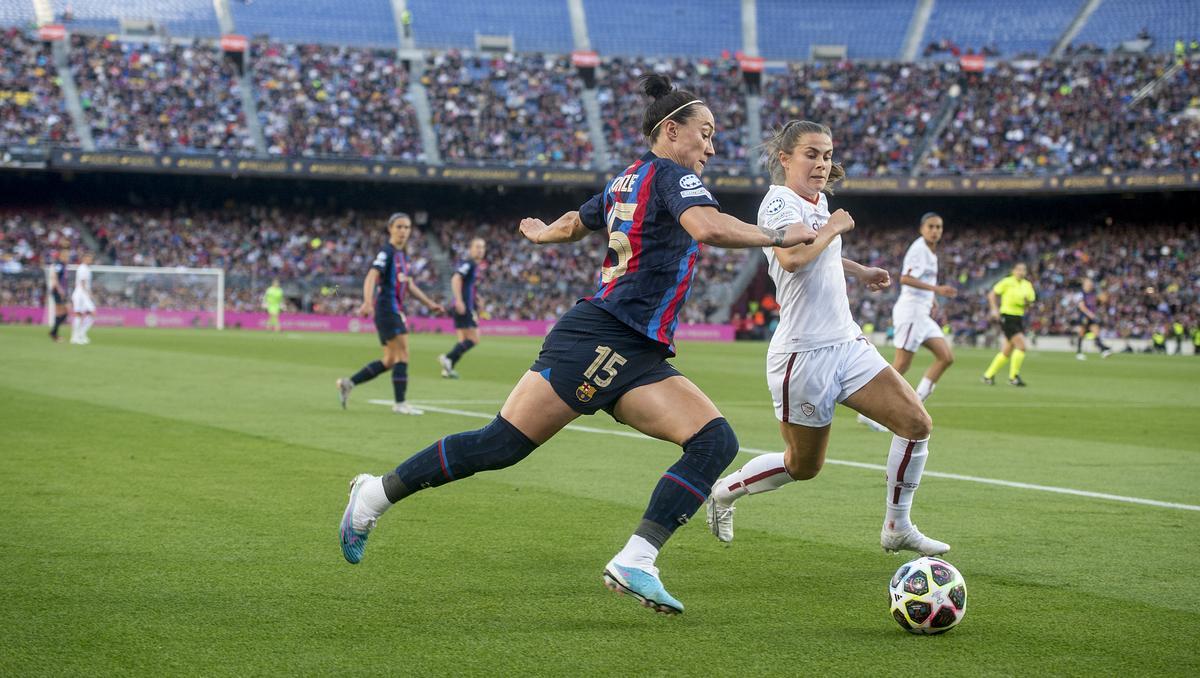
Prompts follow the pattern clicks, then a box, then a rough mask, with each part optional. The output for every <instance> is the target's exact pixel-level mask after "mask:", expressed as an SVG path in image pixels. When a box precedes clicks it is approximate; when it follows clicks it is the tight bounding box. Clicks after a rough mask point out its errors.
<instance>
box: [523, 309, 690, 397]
mask: <svg viewBox="0 0 1200 678" xmlns="http://www.w3.org/2000/svg"><path fill="white" fill-rule="evenodd" d="M667 355H668V348H667V346H666V345H665V344H660V343H658V342H657V341H652V340H651V339H648V338H647V337H645V336H644V335H642V334H639V333H637V332H635V331H634V330H633V328H631V327H629V326H628V325H626V324H625V323H623V322H621V321H620V320H617V319H616V318H614V317H613V316H612V315H610V314H609V313H608V312H607V311H603V310H601V309H599V308H596V307H595V306H593V305H592V304H590V303H588V302H581V303H578V304H576V305H575V306H574V307H573V308H572V309H571V310H569V311H567V312H566V313H565V314H563V317H562V318H560V319H559V321H558V322H557V323H556V324H555V325H554V329H552V330H550V334H548V335H546V340H545V341H544V342H543V343H542V352H541V353H539V354H538V357H537V360H536V361H534V363H533V366H532V367H530V368H529V369H530V370H532V371H534V372H537V373H539V374H541V375H542V376H543V377H544V378H545V379H546V381H548V382H550V386H552V387H553V388H554V392H555V393H557V394H558V397H559V398H562V400H563V402H565V403H566V404H567V405H568V406H569V407H570V408H571V409H573V410H575V411H576V412H578V413H580V414H595V413H596V412H597V411H599V410H604V411H605V412H608V413H609V414H612V413H613V408H614V407H616V404H617V401H618V400H620V399H621V396H623V395H625V394H626V393H628V392H629V391H631V390H633V389H635V388H637V387H638V386H645V385H647V384H653V383H656V382H660V381H662V380H663V379H668V378H670V377H674V376H680V372H679V370H676V369H675V367H674V366H673V365H671V363H669V362H667Z"/></svg>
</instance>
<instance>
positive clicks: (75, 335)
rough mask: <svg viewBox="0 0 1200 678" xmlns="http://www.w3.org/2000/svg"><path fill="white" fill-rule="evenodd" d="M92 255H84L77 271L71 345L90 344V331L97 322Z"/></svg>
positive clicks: (72, 297)
mask: <svg viewBox="0 0 1200 678" xmlns="http://www.w3.org/2000/svg"><path fill="white" fill-rule="evenodd" d="M91 263H92V255H91V254H85V255H83V261H82V262H81V263H80V264H79V268H77V269H75V291H73V292H71V307H72V308H73V309H74V310H75V317H74V318H72V319H71V343H72V344H90V343H92V342H91V340H90V339H88V330H89V329H91V327H92V323H94V322H96V304H95V302H93V301H92V267H91Z"/></svg>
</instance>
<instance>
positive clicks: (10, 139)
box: [0, 28, 71, 146]
mask: <svg viewBox="0 0 1200 678" xmlns="http://www.w3.org/2000/svg"><path fill="white" fill-rule="evenodd" d="M57 78H58V69H57V68H55V66H54V59H53V58H52V57H51V55H50V50H49V49H47V48H46V47H45V46H44V45H43V44H41V43H39V42H34V41H32V40H30V39H28V38H27V37H25V35H24V34H23V33H22V32H21V31H19V30H17V29H15V28H8V29H3V30H0V146H9V145H12V146H33V145H37V144H44V143H51V144H61V143H64V142H66V140H67V134H68V130H69V129H70V127H71V123H70V119H69V117H68V115H67V113H66V111H65V110H63V109H64V105H63V100H62V94H61V92H60V91H59V88H58V84H57Z"/></svg>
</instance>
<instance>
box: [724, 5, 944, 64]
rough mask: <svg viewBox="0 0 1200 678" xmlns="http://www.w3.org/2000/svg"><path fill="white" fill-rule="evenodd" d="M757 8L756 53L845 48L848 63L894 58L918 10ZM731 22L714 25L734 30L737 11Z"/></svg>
mask: <svg viewBox="0 0 1200 678" xmlns="http://www.w3.org/2000/svg"><path fill="white" fill-rule="evenodd" d="M956 1H957V0H956ZM728 4H730V5H738V4H739V3H738V2H729V3H728ZM757 4H758V48H759V51H760V52H761V53H762V55H763V56H765V57H767V58H769V59H785V60H789V61H797V60H805V59H809V58H811V48H812V46H813V45H831V44H832V45H845V46H846V56H847V57H848V58H850V59H872V60H884V59H896V58H898V57H899V56H900V48H901V46H902V45H903V43H904V35H905V33H906V32H907V31H908V25H909V23H910V22H911V21H912V13H913V8H914V7H915V6H916V3H915V2H912V1H910V2H898V1H897V2H876V1H874V0H824V1H821V2H806V3H803V4H799V3H788V2H765V1H764V2H759V3H757ZM943 4H946V3H937V6H938V7H940V6H941V5H943ZM730 21H731V23H728V24H717V25H729V26H738V25H739V22H740V16H739V15H738V13H737V12H736V11H735V13H734V15H733V17H732V19H731V20H730ZM734 37H735V38H736V37H737V35H736V33H735V34H734ZM730 49H739V46H738V45H734V46H733V47H731V48H730Z"/></svg>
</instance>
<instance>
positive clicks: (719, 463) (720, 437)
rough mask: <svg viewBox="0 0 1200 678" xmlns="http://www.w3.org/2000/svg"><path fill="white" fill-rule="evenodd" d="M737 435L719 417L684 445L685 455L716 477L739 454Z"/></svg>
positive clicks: (723, 418) (727, 423) (726, 422)
mask: <svg viewBox="0 0 1200 678" xmlns="http://www.w3.org/2000/svg"><path fill="white" fill-rule="evenodd" d="M738 448H739V444H738V439H737V434H735V433H734V432H733V427H732V426H730V425H729V422H728V421H725V417H717V418H716V419H713V420H712V421H710V422H708V423H707V424H705V425H704V427H703V428H701V429H700V430H699V431H697V432H696V434H695V435H694V436H692V437H691V438H688V439H687V440H686V441H684V443H683V451H684V453H685V455H687V456H691V457H693V463H694V465H696V466H697V467H700V468H701V469H703V470H704V471H705V472H707V473H711V474H714V477H715V475H718V474H720V473H721V472H722V471H724V470H725V468H726V467H727V466H729V463H730V462H732V461H733V458H734V457H736V456H737V453H738Z"/></svg>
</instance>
